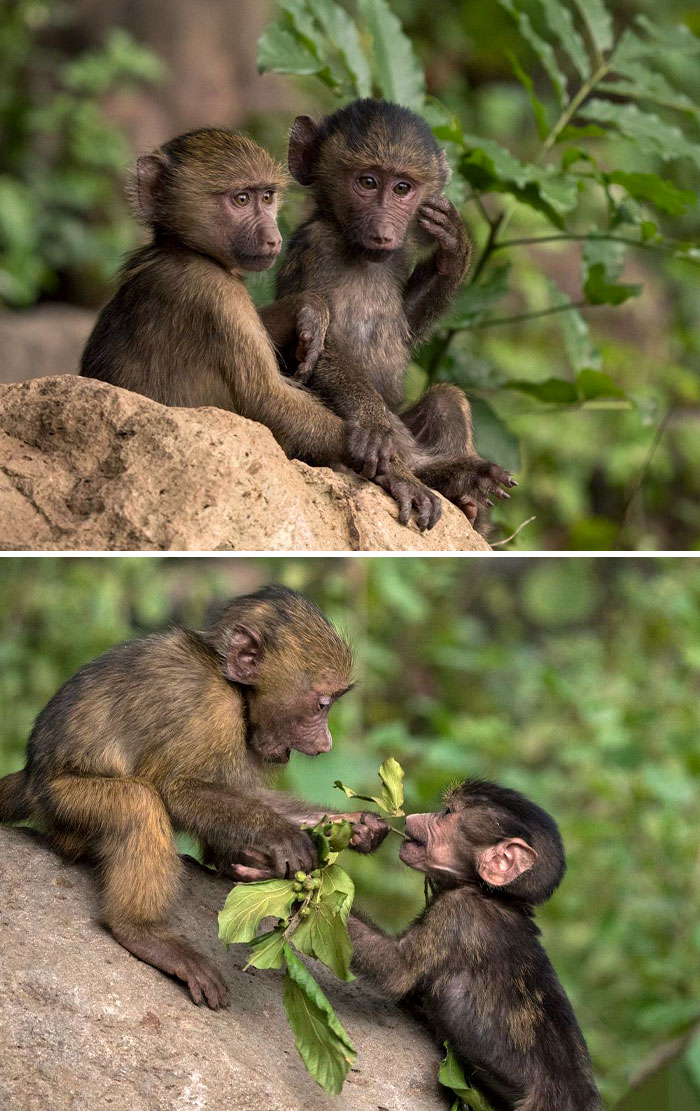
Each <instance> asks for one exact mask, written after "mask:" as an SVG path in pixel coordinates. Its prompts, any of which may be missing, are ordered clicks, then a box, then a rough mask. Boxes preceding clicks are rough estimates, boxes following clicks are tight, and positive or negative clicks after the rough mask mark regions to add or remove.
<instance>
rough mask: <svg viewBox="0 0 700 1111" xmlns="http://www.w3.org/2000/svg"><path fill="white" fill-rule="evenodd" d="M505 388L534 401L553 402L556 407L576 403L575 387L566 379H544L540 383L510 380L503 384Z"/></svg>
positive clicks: (518, 379) (517, 379)
mask: <svg viewBox="0 0 700 1111" xmlns="http://www.w3.org/2000/svg"><path fill="white" fill-rule="evenodd" d="M505 388H506V389H507V390H517V391H518V393H524V394H527V395H528V397H534V398H535V400H536V401H546V402H550V403H551V402H554V403H556V404H557V405H572V404H573V403H574V402H575V401H578V393H577V392H576V387H575V386H574V384H573V382H569V381H568V380H567V379H566V378H545V379H543V380H542V381H541V382H528V381H526V380H525V379H521V378H511V379H509V380H508V381H507V382H506V383H505Z"/></svg>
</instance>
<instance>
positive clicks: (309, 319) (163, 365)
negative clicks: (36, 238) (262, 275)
mask: <svg viewBox="0 0 700 1111" xmlns="http://www.w3.org/2000/svg"><path fill="white" fill-rule="evenodd" d="M285 181H286V175H285V174H284V172H283V170H282V167H281V166H279V165H278V163H276V162H275V161H274V160H273V159H272V158H271V157H270V156H269V155H268V154H267V153H266V152H265V151H264V150H262V149H261V148H260V147H259V146H257V144H256V143H254V142H252V141H251V140H250V139H247V138H245V137H244V136H242V135H237V134H235V133H234V132H232V131H226V130H222V129H216V128H207V129H202V130H199V131H192V132H189V133H188V134H186V135H181V136H179V137H178V138H176V139H172V140H171V141H170V142H168V143H165V144H164V145H163V146H162V147H161V148H159V149H158V150H157V151H155V152H154V153H153V154H149V155H145V156H144V157H142V158H139V160H138V164H137V177H136V198H137V202H138V208H139V211H140V214H141V216H142V218H143V219H144V220H145V222H146V223H147V224H148V225H149V227H150V228H151V230H152V233H153V234H152V239H151V242H150V243H149V244H148V245H147V246H146V247H143V248H141V249H140V250H138V251H136V252H135V253H134V254H133V255H132V256H131V258H130V259H129V260H128V261H127V263H126V266H125V267H124V269H123V271H122V274H121V280H120V285H119V288H118V290H117V292H116V293H115V295H114V297H113V298H112V300H111V301H110V302H109V304H107V305H106V306H105V307H104V308H103V310H102V312H101V313H100V315H99V317H98V320H97V323H96V324H95V327H94V329H93V332H92V335H91V336H90V338H89V339H88V342H87V346H86V348H85V351H84V352H83V358H82V363H81V374H83V375H85V376H87V377H90V378H99V379H101V380H102V381H104V382H110V383H111V384H112V385H114V386H123V387H124V388H125V389H129V390H134V391H135V392H136V393H141V394H145V395H146V396H147V397H152V398H153V399H154V400H155V401H160V402H161V403H162V404H164V405H181V406H201V405H213V406H216V407H218V408H220V409H229V410H232V411H233V412H235V413H239V414H240V415H241V416H243V417H249V418H250V419H251V420H256V421H260V423H261V424H265V425H267V427H268V428H269V429H270V430H271V432H272V433H273V435H274V437H275V439H276V440H277V441H278V442H279V444H280V445H281V446H282V447H283V448H284V450H285V451H286V453H287V455H289V456H292V457H295V458H297V459H303V460H305V461H306V462H307V463H315V464H319V465H322V464H327V465H331V464H333V463H339V462H347V463H351V459H350V457H349V455H348V452H347V447H346V436H345V429H344V427H343V423H342V421H341V420H340V419H339V418H338V417H337V416H336V415H335V414H334V413H333V412H331V410H330V409H329V408H327V407H326V406H325V405H324V404H323V403H322V402H321V401H319V399H318V398H316V397H314V396H313V394H311V393H310V392H308V391H307V390H304V389H300V388H298V387H297V386H295V384H294V383H292V382H290V381H289V380H288V379H285V378H284V377H283V376H282V375H281V374H280V373H279V369H278V366H277V359H276V356H275V350H274V347H273V341H274V343H277V344H291V345H292V350H294V349H296V352H297V356H298V358H299V359H300V360H301V365H302V367H303V368H304V372H310V369H311V368H312V367H313V365H314V363H315V361H316V359H317V358H318V356H319V353H320V351H321V348H322V345H323V338H324V335H325V330H326V326H327V323H328V310H327V308H326V306H325V305H324V304H323V302H322V301H321V300H320V299H319V298H317V297H315V296H314V295H313V294H302V293H301V291H298V292H297V291H293V292H292V293H290V295H289V296H288V297H286V298H284V299H283V300H282V301H278V302H277V303H276V304H275V305H273V306H269V307H268V309H266V310H264V312H263V319H261V316H260V314H259V313H258V312H257V310H256V308H255V305H254V304H253V301H252V299H251V297H250V294H249V293H248V291H247V289H246V287H245V285H244V283H243V272H244V271H245V270H264V269H266V268H267V267H269V266H271V265H272V263H273V262H274V260H275V258H276V257H277V255H278V253H279V250H280V247H281V244H282V240H281V237H280V233H279V231H278V229H277V222H276V213H277V201H278V193H279V191H280V190H281V189H282V188H283V187H284V185H285ZM266 327H267V328H268V329H269V331H266ZM382 485H383V486H384V488H385V489H387V491H388V492H389V493H390V494H391V495H392V496H393V497H394V498H395V499H396V501H397V502H398V503H399V506H400V509H401V520H402V522H403V523H408V520H409V519H410V516H411V512H415V513H416V517H417V520H418V524H419V525H420V526H421V527H426V526H427V525H428V524H434V523H435V520H437V518H438V517H439V515H440V514H439V505H438V504H437V500H436V499H435V496H434V495H433V494H432V492H431V491H429V490H428V489H427V488H426V487H425V486H424V485H423V484H422V483H421V482H419V481H418V480H417V479H416V478H415V477H414V476H413V475H412V474H410V473H409V471H408V470H407V469H406V468H405V467H404V466H402V465H401V464H400V463H399V462H397V463H396V464H395V465H394V466H392V467H391V468H390V471H389V473H388V474H387V476H386V481H385V482H384V483H383V484H382Z"/></svg>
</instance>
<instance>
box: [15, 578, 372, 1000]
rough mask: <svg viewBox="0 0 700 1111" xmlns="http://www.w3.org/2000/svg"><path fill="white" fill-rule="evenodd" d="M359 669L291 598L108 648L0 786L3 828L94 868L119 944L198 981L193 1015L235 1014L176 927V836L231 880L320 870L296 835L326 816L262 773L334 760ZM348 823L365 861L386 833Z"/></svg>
mask: <svg viewBox="0 0 700 1111" xmlns="http://www.w3.org/2000/svg"><path fill="white" fill-rule="evenodd" d="M351 667H352V660H351V654H350V649H349V648H348V646H347V644H346V643H345V642H344V641H343V640H342V639H341V637H340V636H339V635H338V633H337V632H336V631H335V629H333V627H332V626H331V625H330V624H329V623H328V621H327V620H326V619H325V617H324V616H323V614H322V613H321V612H320V610H318V609H317V608H316V606H314V605H312V603H311V602H309V601H307V600H306V599H305V598H303V597H302V596H301V595H300V594H297V593H296V592H295V591H292V590H287V589H284V588H282V587H268V588H265V589H264V590H260V591H258V592H257V593H256V594H250V595H247V596H245V597H242V598H238V599H236V600H235V601H233V602H231V603H230V604H229V605H228V606H227V607H226V608H225V609H224V610H223V612H222V613H221V615H220V616H219V618H218V619H217V620H216V621H215V622H214V623H213V624H212V625H211V627H210V628H209V629H208V630H207V631H206V632H194V631H192V630H190V629H184V628H176V629H172V630H170V631H168V632H166V633H162V634H158V635H154V636H149V637H145V638H143V639H141V640H135V641H132V642H131V643H128V644H122V645H120V646H119V647H117V648H112V649H111V650H110V651H108V652H106V653H105V654H104V655H102V656H100V657H99V658H98V659H96V660H93V661H92V663H89V664H86V666H85V667H83V668H81V670H80V671H78V672H77V674H76V675H74V676H73V678H72V679H70V680H69V681H68V682H67V683H66V684H65V685H64V686H63V687H61V689H60V690H59V691H58V692H57V693H56V694H55V695H54V696H53V698H52V699H51V701H50V702H49V703H48V704H47V706H46V707H45V708H44V709H43V710H42V712H41V713H40V714H39V716H38V718H37V720H36V723H35V725H34V729H33V730H32V734H31V737H30V741H29V751H28V759H27V766H26V769H25V770H24V772H17V773H15V774H14V775H11V776H7V777H6V778H5V779H3V780H0V821H5V822H12V821H21V820H23V819H27V818H32V819H34V820H35V821H36V822H37V823H38V824H39V826H40V827H41V828H43V829H44V830H45V831H46V832H47V833H48V835H49V837H50V838H51V841H52V843H53V845H54V847H55V848H56V849H57V850H58V851H59V852H60V853H62V854H63V855H64V856H66V857H68V858H69V859H77V858H78V857H80V856H87V857H89V858H91V859H94V860H96V861H97V862H98V864H99V866H100V873H101V885H102V906H103V917H104V922H105V924H106V925H107V926H108V927H109V929H110V930H111V931H112V933H113V934H114V937H115V938H116V939H117V941H118V942H120V944H121V945H123V946H124V947H125V948H126V949H128V950H129V952H131V953H133V954H134V955H135V956H136V957H140V959H141V960H143V961H146V962H147V963H148V964H152V965H154V966H155V967H156V968H159V969H161V970H162V971H163V972H166V973H169V974H171V975H173V976H177V977H178V978H179V979H181V980H184V981H186V982H187V984H188V987H189V989H190V992H191V994H192V998H193V999H194V1001H195V1002H196V1003H200V1002H202V1000H206V1002H207V1003H208V1004H209V1006H210V1007H213V1008H217V1007H220V1006H224V1005H225V1004H226V1002H227V992H226V986H225V984H224V982H223V980H222V978H221V976H220V974H219V972H218V971H217V969H216V968H215V967H214V966H213V965H212V964H211V963H210V962H209V961H207V960H206V959H205V958H204V957H202V956H201V955H200V954H199V953H197V952H196V951H195V950H194V949H193V948H192V947H191V946H190V945H189V943H188V942H186V941H184V940H182V939H180V938H177V937H175V936H173V934H172V933H171V932H170V930H169V928H168V924H167V920H168V914H169V911H170V908H171V906H172V904H173V902H174V900H175V898H176V897H177V890H178V882H179V877H180V861H179V857H178V854H177V850H176V847H175V840H174V837H173V831H174V830H186V831H187V832H189V833H191V834H193V835H194V836H195V837H197V838H199V840H200V841H201V843H202V846H203V849H204V855H205V859H207V860H208V861H211V862H212V863H214V864H215V865H216V866H217V867H218V868H219V870H221V871H222V872H224V873H227V874H230V875H234V876H235V874H236V873H235V862H237V861H242V862H243V863H245V861H246V860H247V859H249V856H248V854H250V853H256V852H258V853H259V852H260V851H262V850H264V852H265V859H266V860H267V861H268V867H269V871H270V873H271V874H274V875H276V876H285V875H289V874H291V873H293V872H295V871H296V870H297V869H303V870H304V871H310V870H312V869H313V868H315V867H316V851H315V848H314V845H313V842H312V840H311V838H310V837H309V836H308V834H307V833H304V832H303V831H302V830H301V828H300V826H301V825H302V823H309V822H311V823H314V822H315V821H318V820H320V818H321V817H322V816H323V813H325V812H322V811H319V810H318V808H317V807H312V806H309V805H308V804H305V803H302V802H299V801H297V800H294V799H291V798H288V797H285V796H283V795H280V794H278V793H277V792H276V791H273V790H269V789H268V788H267V787H266V786H265V781H266V771H267V770H268V769H269V767H270V765H273V764H280V763H284V762H286V761H287V760H288V759H289V754H290V750H291V749H296V750H297V751H299V752H304V753H307V754H308V755H311V756H313V755H316V754H317V753H319V752H327V751H328V750H329V749H330V747H331V735H330V732H329V730H328V724H327V717H328V711H329V709H330V707H331V706H332V704H333V703H334V702H335V701H336V699H338V698H340V697H341V696H342V695H343V694H344V693H345V692H346V691H347V690H348V688H349V686H350V679H351V677H350V672H351ZM347 817H348V818H350V820H352V821H353V823H354V824H355V830H354V834H353V839H352V841H351V842H350V846H351V848H355V849H357V850H358V851H360V852H369V851H371V850H372V849H373V848H375V847H376V846H377V845H378V844H380V842H381V841H382V840H383V838H384V836H385V835H386V833H387V832H388V826H387V825H386V823H385V822H383V821H381V820H380V819H378V818H376V817H375V816H374V815H370V814H366V815H361V814H359V813H354V814H351V815H347ZM253 859H255V858H254V857H253Z"/></svg>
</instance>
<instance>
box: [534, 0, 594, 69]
mask: <svg viewBox="0 0 700 1111" xmlns="http://www.w3.org/2000/svg"><path fill="white" fill-rule="evenodd" d="M539 4H540V8H542V11H543V13H544V16H545V19H546V20H547V24H548V26H549V29H550V31H551V32H552V34H553V35H556V37H557V38H558V40H559V43H560V45H561V47H562V50H564V51H565V52H566V53H567V54H568V56H569V57H570V58H571V61H572V62H573V64H574V66H575V67H576V69H577V70H578V73H579V76H580V77H581V79H582V80H583V81H585V80H586V79H587V78H588V77H589V76H590V73H591V63H590V60H589V57H588V51H587V50H586V46H585V43H584V41H583V39H582V38H581V35H580V34H579V32H578V30H577V29H576V24H575V23H574V20H573V17H572V15H571V12H570V11H569V9H568V8H567V6H566V4H563V3H562V2H561V0H539Z"/></svg>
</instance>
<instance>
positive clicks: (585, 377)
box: [576, 368, 625, 401]
mask: <svg viewBox="0 0 700 1111" xmlns="http://www.w3.org/2000/svg"><path fill="white" fill-rule="evenodd" d="M576 389H577V390H578V392H579V395H580V397H581V398H582V399H583V400H584V401H593V400H594V399H595V398H597V397H624V396H625V391H624V390H621V389H620V387H619V386H616V385H615V383H614V382H613V380H612V378H611V377H610V376H609V375H608V374H603V372H602V371H600V370H593V369H592V368H587V369H586V370H582V371H581V373H580V374H579V376H578V378H577V379H576Z"/></svg>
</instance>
